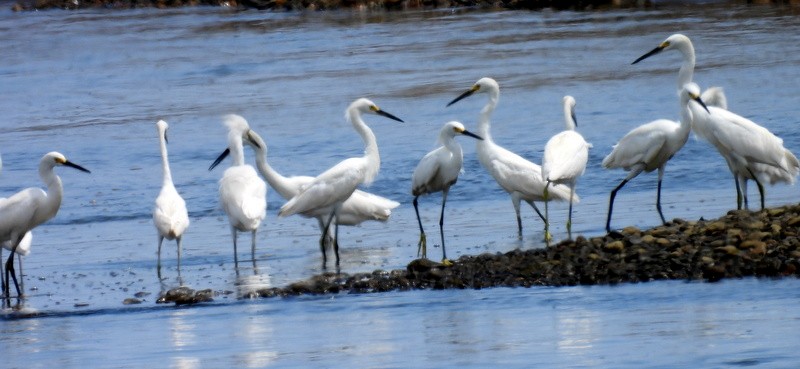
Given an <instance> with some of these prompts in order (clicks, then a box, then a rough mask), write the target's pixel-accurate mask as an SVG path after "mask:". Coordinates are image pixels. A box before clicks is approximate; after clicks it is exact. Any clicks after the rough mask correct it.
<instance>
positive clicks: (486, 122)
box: [447, 77, 579, 237]
mask: <svg viewBox="0 0 800 369" xmlns="http://www.w3.org/2000/svg"><path fill="white" fill-rule="evenodd" d="M474 93H486V94H487V95H489V101H488V102H487V104H486V105H485V106H484V108H483V109H482V110H481V114H480V118H479V120H478V133H477V134H478V135H479V136H481V137H483V140H480V141H478V143H477V145H476V151H477V153H478V160H479V161H480V162H481V165H483V167H484V168H485V169H486V170H487V171H488V172H489V174H491V175H492V177H494V179H495V181H497V184H499V185H500V187H502V188H503V189H504V190H505V191H506V192H508V193H509V194H510V195H511V202H512V204H513V205H514V211H515V212H516V215H517V229H518V231H519V235H520V237H521V236H522V218H521V217H520V212H519V211H520V209H519V205H520V201H521V200H522V201H525V202H527V203H528V204H529V205H530V206H531V207H533V210H534V211H536V214H538V215H539V217H540V218H542V221H545V218H544V216H543V215H542V213H541V212H540V211H539V209H538V208H537V207H536V205H535V204H534V201H544V187H545V184H546V183H545V181H544V180H543V179H542V168H541V167H540V166H539V165H538V164H534V163H532V162H530V161H528V160H526V159H524V158H522V157H521V156H519V155H517V154H515V153H513V152H511V151H508V150H506V149H504V148H503V147H501V146H499V145H497V144H496V143H494V141H493V140H492V137H491V134H490V132H489V128H490V120H491V115H492V112H494V109H495V108H496V107H497V102H498V100H499V98H500V86H499V85H498V84H497V82H496V81H495V80H494V79H491V78H488V77H484V78H481V79H479V80H478V81H477V82H476V83H475V84H474V85H473V86H472V88H470V89H469V90H467V91H465V92H464V93H462V94H461V95H460V96H458V97H457V98H455V99H453V101H451V102H450V103H449V104H447V106H450V105H453V104H455V103H456V102H458V101H459V100H461V99H463V98H465V97H467V96H470V95H472V94H474ZM569 198H570V196H569V187H567V186H564V185H554V186H552V187H551V188H550V189H549V199H550V200H559V201H569ZM573 201H574V202H576V203H577V202H578V201H579V198H578V196H577V195H576V196H575V197H574V198H573Z"/></svg>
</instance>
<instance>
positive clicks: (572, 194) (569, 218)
mask: <svg viewBox="0 0 800 369" xmlns="http://www.w3.org/2000/svg"><path fill="white" fill-rule="evenodd" d="M573 197H575V186H574V185H573V186H570V187H569V214H568V215H567V237H569V239H570V240H571V239H572V199H573Z"/></svg>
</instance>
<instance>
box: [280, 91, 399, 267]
mask: <svg viewBox="0 0 800 369" xmlns="http://www.w3.org/2000/svg"><path fill="white" fill-rule="evenodd" d="M364 113H371V114H377V115H382V116H384V117H387V118H389V119H393V120H396V121H398V122H402V120H401V119H400V118H397V117H395V116H394V115H391V114H389V113H387V112H385V111H383V110H381V109H380V108H379V107H378V106H377V105H375V104H374V103H373V102H372V101H370V100H368V99H364V98H361V99H358V100H355V101H353V103H351V104H350V106H349V107H348V108H347V112H346V114H345V118H346V119H348V120H349V121H350V123H351V124H352V125H353V128H354V129H355V130H356V132H358V134H359V135H361V138H362V139H363V140H364V144H365V146H366V148H365V152H364V156H362V157H358V158H349V159H345V160H343V161H341V162H339V164H336V165H335V166H333V167H331V168H330V169H328V170H326V171H325V172H323V173H322V174H320V175H319V176H317V177H316V178H314V181H313V182H311V183H310V184H309V185H308V186H307V187H305V188H304V189H303V190H302V191H301V192H300V193H299V194H297V196H294V197H292V199H291V200H289V202H287V203H286V204H284V205H283V206H282V207H281V209H280V211H279V212H278V215H279V216H282V217H285V216H289V215H292V214H301V213H307V212H312V211H315V210H320V209H329V210H328V211H329V213H328V216H327V219H326V220H325V226H324V230H323V232H322V237H321V238H320V247H321V248H322V250H323V254H322V259H323V265H324V264H325V262H326V261H327V257H326V256H325V253H324V250H325V238H326V236H327V234H328V229H329V228H330V226H331V222H333V220H334V218H336V223H335V224H334V232H333V248H334V252H335V254H336V265H339V244H338V238H339V219H338V218H339V215H340V214H341V208H342V204H343V203H344V202H345V200H347V199H348V198H349V197H350V195H352V194H353V192H355V190H356V187H357V186H358V185H360V184H362V183H364V184H367V185H369V184H370V183H372V181H373V180H374V179H375V176H376V175H377V174H378V170H379V169H380V165H381V158H380V154H379V152H378V142H377V140H376V138H375V134H374V133H372V130H371V129H369V127H367V124H366V123H365V122H364V120H363V119H362V118H361V114H364Z"/></svg>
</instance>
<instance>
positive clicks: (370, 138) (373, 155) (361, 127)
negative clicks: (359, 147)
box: [348, 109, 381, 184]
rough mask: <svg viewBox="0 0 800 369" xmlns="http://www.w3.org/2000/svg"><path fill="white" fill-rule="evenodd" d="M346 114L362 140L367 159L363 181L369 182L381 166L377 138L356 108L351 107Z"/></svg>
mask: <svg viewBox="0 0 800 369" xmlns="http://www.w3.org/2000/svg"><path fill="white" fill-rule="evenodd" d="M348 116H349V117H350V123H352V124H353V128H354V129H355V130H356V132H358V134H359V135H361V139H363V140H364V145H365V147H364V159H366V160H367V167H366V171H365V175H364V183H365V184H370V183H372V180H373V179H375V176H377V175H378V170H380V167H381V156H380V153H379V152H378V140H377V139H376V138H375V134H374V133H372V130H371V129H369V127H367V124H366V123H364V120H363V119H361V113H360V112H359V111H358V110H356V109H351V111H349V112H348Z"/></svg>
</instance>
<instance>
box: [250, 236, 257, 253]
mask: <svg viewBox="0 0 800 369" xmlns="http://www.w3.org/2000/svg"><path fill="white" fill-rule="evenodd" d="M256 231H257V229H254V230H253V236H252V237H251V240H252V241H251V244H250V255H251V256H252V258H253V261H255V260H256Z"/></svg>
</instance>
